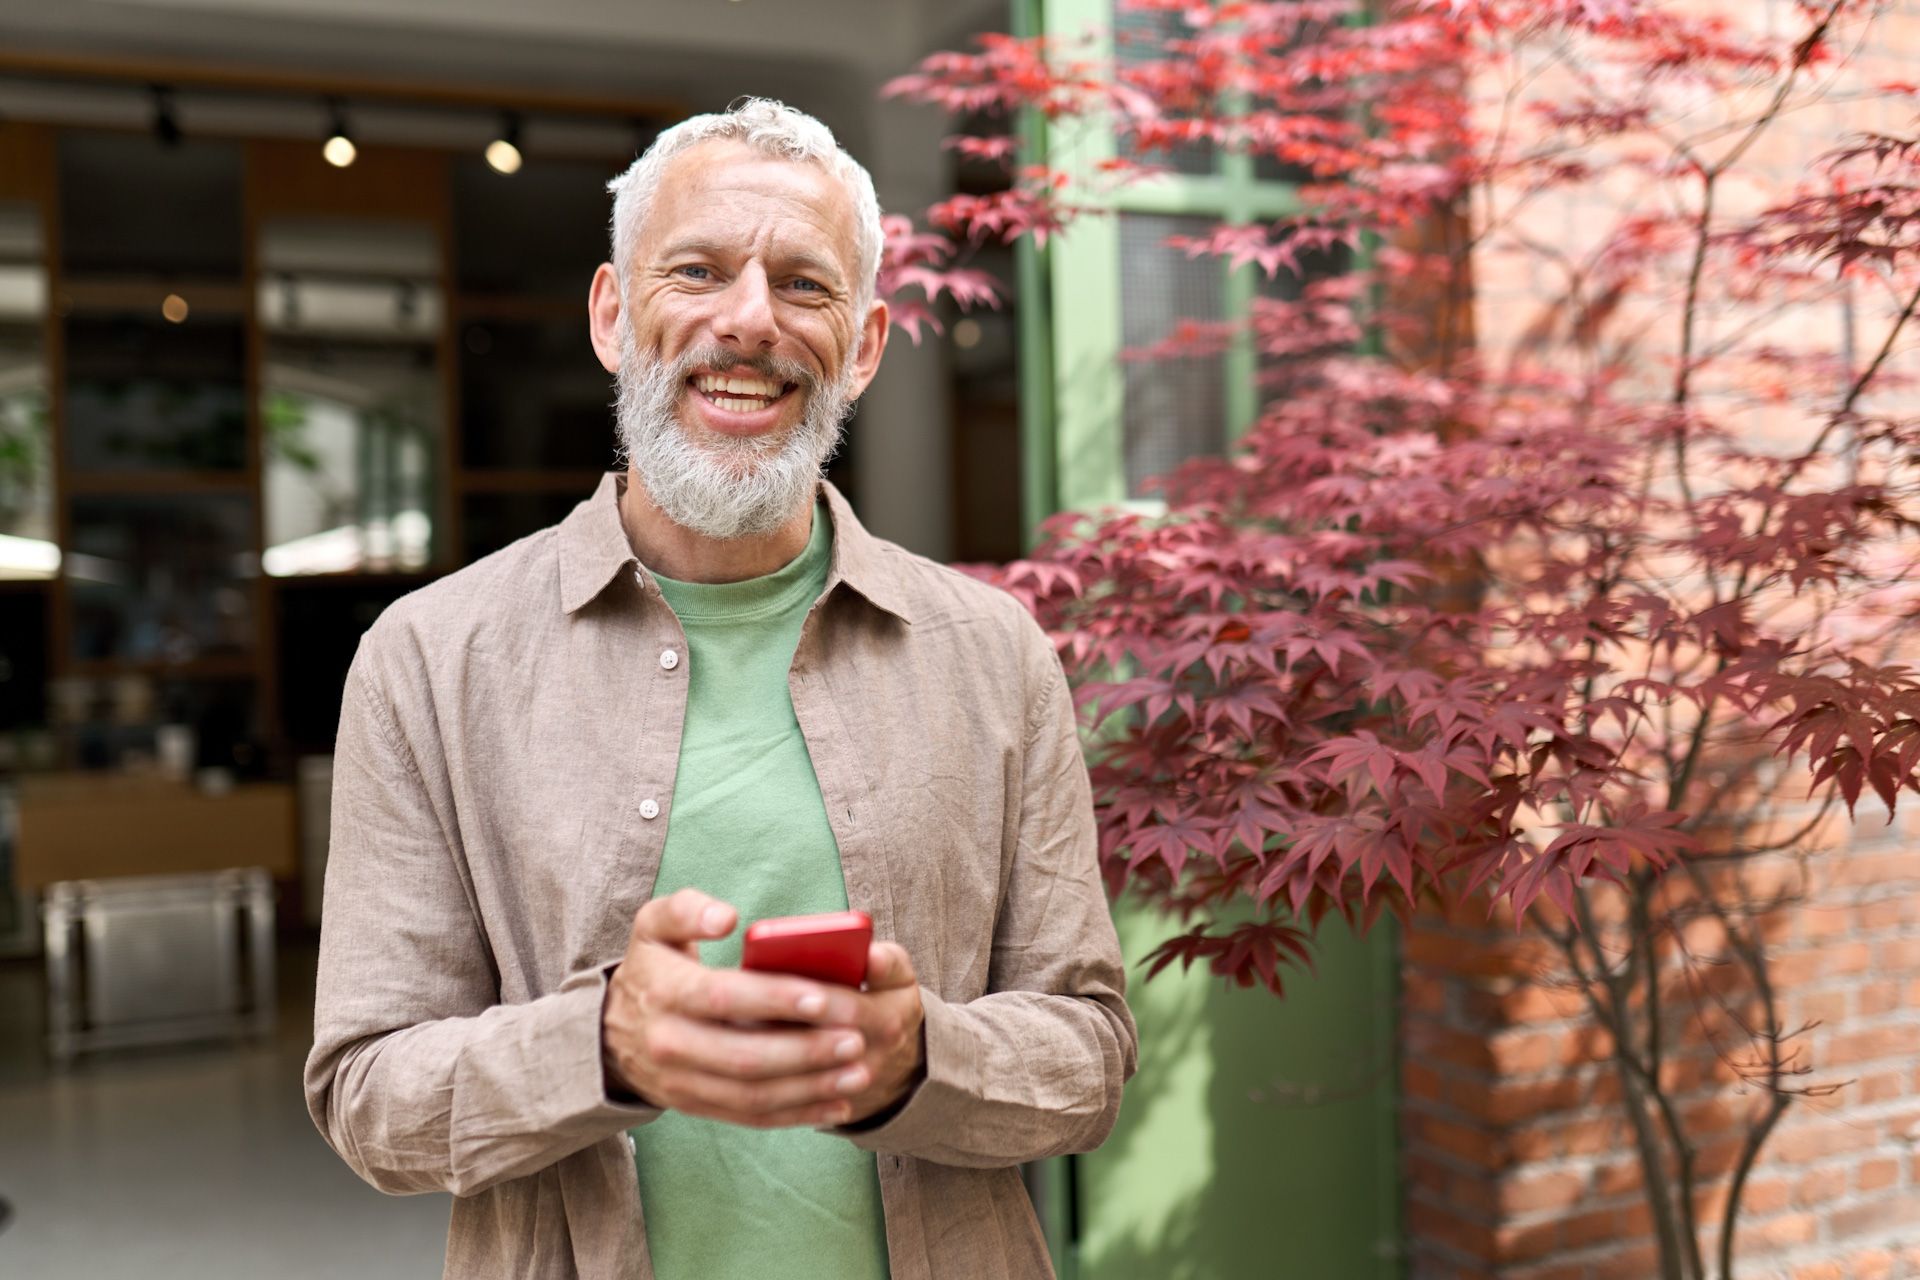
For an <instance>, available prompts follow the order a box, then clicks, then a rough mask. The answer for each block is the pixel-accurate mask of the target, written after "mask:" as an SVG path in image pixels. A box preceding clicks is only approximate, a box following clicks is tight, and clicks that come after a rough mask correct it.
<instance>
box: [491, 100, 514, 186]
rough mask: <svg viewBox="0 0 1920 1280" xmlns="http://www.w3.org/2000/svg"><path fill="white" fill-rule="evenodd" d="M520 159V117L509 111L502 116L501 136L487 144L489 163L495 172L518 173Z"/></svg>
mask: <svg viewBox="0 0 1920 1280" xmlns="http://www.w3.org/2000/svg"><path fill="white" fill-rule="evenodd" d="M520 161H521V157H520V117H519V115H518V114H516V113H514V112H512V111H509V112H507V113H506V114H504V115H503V116H501V117H500V136H499V137H497V138H495V139H494V140H493V141H492V142H489V143H488V144H487V164H488V165H489V166H491V167H492V169H493V171H494V172H495V173H518V172H520Z"/></svg>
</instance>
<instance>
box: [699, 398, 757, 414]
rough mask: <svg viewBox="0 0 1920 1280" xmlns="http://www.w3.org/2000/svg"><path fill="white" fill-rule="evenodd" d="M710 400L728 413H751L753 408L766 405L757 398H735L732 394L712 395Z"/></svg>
mask: <svg viewBox="0 0 1920 1280" xmlns="http://www.w3.org/2000/svg"><path fill="white" fill-rule="evenodd" d="M712 400H713V402H714V403H715V404H717V405H719V406H720V407H721V408H722V409H725V410H727V411H728V412H729V413H752V412H753V411H754V410H755V409H764V408H766V407H767V406H766V405H764V404H762V403H761V402H760V401H758V400H737V399H735V398H734V397H732V396H713V397H712Z"/></svg>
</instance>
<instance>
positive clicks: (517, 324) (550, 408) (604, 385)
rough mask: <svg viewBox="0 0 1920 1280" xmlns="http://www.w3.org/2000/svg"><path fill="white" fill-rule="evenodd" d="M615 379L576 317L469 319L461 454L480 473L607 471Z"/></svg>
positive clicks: (582, 313)
mask: <svg viewBox="0 0 1920 1280" xmlns="http://www.w3.org/2000/svg"><path fill="white" fill-rule="evenodd" d="M612 404H613V379H612V377H611V376H610V375H608V373H607V371H606V370H605V369H602V368H601V367H600V362H599V360H597V359H596V358H595V357H594V354H593V346H592V344H591V343H590V342H589V341H588V337H587V315H586V306H585V305H584V303H583V304H582V305H581V307H580V309H579V313H578V314H577V315H567V316H557V317H554V318H551V319H544V320H474V321H471V322H469V323H467V324H465V325H462V326H461V331H460V416H461V418H462V419H463V421H462V423H461V432H460V440H461V448H462V450H463V451H464V453H465V460H466V465H467V466H469V467H474V468H479V469H511V468H521V469H527V470H543V469H572V468H579V469H588V470H597V469H599V468H603V467H607V466H610V465H611V464H612V462H613V451H614V421H613V408H612Z"/></svg>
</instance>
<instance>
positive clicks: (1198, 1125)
mask: <svg viewBox="0 0 1920 1280" xmlns="http://www.w3.org/2000/svg"><path fill="white" fill-rule="evenodd" d="M1014 8H1015V19H1016V30H1022V31H1025V32H1039V31H1045V32H1047V33H1049V34H1054V35H1063V36H1069V37H1079V36H1083V35H1084V36H1087V37H1089V38H1090V39H1091V41H1092V45H1091V48H1089V47H1088V46H1085V45H1076V47H1075V56H1077V57H1091V58H1095V59H1098V58H1101V57H1103V56H1105V55H1107V54H1117V56H1119V57H1120V58H1122V59H1125V58H1128V57H1131V56H1146V53H1145V51H1146V49H1147V47H1149V46H1150V45H1151V43H1152V42H1153V41H1154V39H1155V37H1156V36H1157V35H1159V34H1163V33H1164V32H1165V31H1166V29H1167V28H1168V25H1169V24H1177V23H1178V22H1179V18H1178V16H1177V14H1174V13H1171V12H1165V11H1157V12H1148V11H1142V10H1135V9H1119V10H1116V6H1115V3H1114V0H1015V6H1014ZM1116 30H1118V31H1119V32H1120V33H1121V34H1120V37H1119V39H1118V40H1116V39H1115V36H1114V33H1115V31H1116ZM1136 51H1137V52H1136ZM1023 142H1024V143H1025V145H1026V147H1027V149H1028V154H1029V155H1030V156H1034V157H1040V156H1044V157H1045V159H1046V160H1047V162H1048V163H1050V164H1052V165H1054V166H1055V167H1057V168H1061V169H1063V170H1065V171H1067V172H1068V173H1069V174H1070V175H1072V177H1073V179H1074V182H1073V186H1072V188H1071V189H1070V193H1069V199H1070V201H1071V202H1072V203H1074V204H1076V205H1079V206H1081V207H1098V208H1102V209H1104V210H1105V211H1106V212H1105V213H1103V214H1099V215H1091V216H1084V217H1082V218H1080V219H1078V220H1076V221H1075V222H1074V223H1073V224H1072V225H1071V226H1069V227H1068V229H1067V230H1066V232H1065V233H1064V234H1062V235H1060V236H1057V237H1055V238H1053V239H1052V240H1050V241H1049V242H1048V245H1047V247H1046V249H1045V250H1041V251H1037V250H1035V249H1033V247H1032V246H1031V245H1030V244H1028V243H1025V242H1023V243H1022V245H1021V249H1020V252H1021V255H1022V256H1021V261H1020V286H1021V291H1022V292H1021V307H1020V323H1021V330H1022V331H1021V352H1022V374H1021V378H1022V388H1021V399H1022V406H1023V422H1022V430H1023V435H1024V452H1025V470H1024V474H1025V477H1026V480H1025V483H1026V515H1027V519H1028V522H1029V528H1030V529H1031V528H1032V527H1033V525H1034V524H1037V522H1038V521H1039V520H1040V519H1041V518H1044V517H1045V516H1046V515H1049V514H1051V513H1052V512H1054V511H1059V510H1067V509H1091V508H1097V507H1111V506H1116V505H1126V506H1131V507H1136V508H1139V507H1144V508H1147V509H1151V508H1152V507H1153V506H1154V505H1155V504H1154V503H1152V502H1150V501H1148V500H1146V499H1145V498H1144V497H1143V495H1142V487H1141V482H1142V481H1143V480H1145V479H1146V478H1147V477H1148V476H1151V475H1155V474H1160V473H1163V472H1166V471H1168V470H1171V469H1172V468H1173V467H1174V466H1175V465H1177V464H1178V463H1179V462H1180V461H1181V460H1182V459H1184V458H1186V457H1190V456H1193V455H1195V454H1198V453H1209V452H1211V453H1217V452H1219V451H1221V450H1222V449H1225V448H1226V447H1228V446H1229V445H1230V444H1231V443H1232V441H1233V440H1234V439H1235V438H1236V437H1237V436H1238V435H1239V433H1241V432H1242V431H1244V430H1246V428H1247V427H1248V426H1249V425H1250V424H1251V423H1252V422H1253V421H1254V419H1255V417H1256V416H1257V413H1258V408H1259V404H1258V399H1257V394H1256V390H1255V373H1256V369H1257V357H1256V354H1255V351H1254V349H1253V346H1252V344H1251V341H1250V339H1238V340H1236V341H1234V342H1233V343H1232V344H1231V345H1230V346H1229V348H1228V350H1226V351H1225V352H1224V353H1223V354H1221V355H1219V356H1217V357H1212V358H1209V359H1182V360H1179V361H1166V362H1159V363H1144V362H1140V361H1131V360H1124V359H1122V352H1124V351H1128V350H1137V349H1140V348H1143V347H1147V346H1150V345H1152V344H1153V343H1155V342H1156V341H1158V340H1159V339H1160V338H1162V337H1163V336H1164V335H1165V334H1166V332H1167V331H1168V330H1169V329H1170V328H1171V327H1172V326H1173V324H1174V323H1175V322H1176V321H1177V320H1180V319H1196V320H1203V321H1204V320H1227V319H1231V318H1233V317H1235V316H1238V315H1241V314H1244V313H1245V311H1246V309H1247V307H1248V305H1249V303H1250V301H1251V300H1252V299H1253V298H1254V297H1255V296H1256V295H1257V294H1258V293H1259V292H1261V291H1263V290H1265V289H1269V288H1282V289H1284V288H1288V287H1290V286H1291V284H1292V282H1291V281H1290V280H1289V279H1288V278H1286V277H1284V276H1283V277H1282V278H1280V279H1279V280H1276V281H1271V282H1269V281H1265V280H1263V279H1262V278H1261V277H1260V275H1259V273H1258V272H1257V270H1256V269H1244V270H1238V271H1234V270H1229V269H1227V268H1225V267H1224V266H1223V265H1222V264H1221V263H1220V262H1219V260H1218V259H1215V258H1211V257H1200V258H1189V257H1188V256H1187V255H1186V254H1185V253H1184V252H1183V251H1182V250H1179V249H1176V248H1172V247H1169V246H1168V245H1167V244H1166V240H1167V237H1169V236H1172V235H1183V234H1185V235H1190V234H1195V233H1199V232H1202V231H1204V230H1205V229H1206V228H1208V227H1211V226H1213V225H1216V224H1217V223H1219V222H1220V221H1222V220H1227V221H1233V222H1241V221H1253V220H1260V219H1271V218H1275V217H1279V216H1282V215H1284V214H1286V213H1288V212H1290V211H1292V210H1293V209H1294V208H1296V207H1297V196H1296V192H1295V188H1294V187H1293V185H1292V184H1291V183H1290V182H1288V181H1287V180H1286V178H1287V175H1286V174H1285V173H1284V172H1283V171H1280V170H1279V169H1278V168H1277V167H1276V166H1273V165H1271V164H1269V162H1267V161H1265V160H1256V159H1255V158H1253V157H1249V156H1246V155H1237V154H1214V153H1212V152H1210V151H1208V150H1205V149H1202V148H1194V149H1190V150H1188V151H1185V152H1182V153H1178V154H1175V155H1173V156H1171V157H1168V156H1166V155H1156V156H1154V157H1151V159H1152V160H1153V161H1154V162H1155V163H1157V164H1162V165H1167V166H1168V167H1170V168H1172V169H1173V170H1174V171H1175V172H1174V173H1172V174H1170V175H1169V176H1167V177H1164V178H1155V179H1154V180H1152V181H1151V182H1143V183H1135V184H1132V185H1130V186H1127V187H1124V188H1121V189H1119V190H1117V191H1114V190H1103V187H1104V186H1105V185H1106V184H1103V183H1102V182H1101V180H1100V177H1099V175H1100V174H1101V172H1102V170H1101V167H1100V165H1101V161H1103V160H1106V159H1109V158H1111V157H1112V156H1114V155H1115V152H1116V145H1115V139H1114V137H1113V135H1112V133H1111V132H1110V131H1109V130H1108V129H1106V128H1105V127H1104V126H1103V125H1102V124H1101V123H1100V122H1099V121H1067V122H1065V123H1056V124H1054V125H1053V126H1051V127H1047V126H1043V125H1042V124H1041V123H1040V122H1039V121H1037V120H1028V121H1026V122H1025V123H1024V125H1023ZM1117 921H1118V924H1119V927H1120V933H1121V941H1122V944H1123V945H1124V947H1125V949H1126V952H1127V955H1128V958H1129V960H1130V961H1133V962H1136V963H1137V962H1138V961H1139V960H1140V959H1141V958H1142V957H1144V956H1145V955H1146V954H1147V953H1148V952H1149V951H1151V950H1152V948H1153V946H1154V944H1155V943H1156V942H1158V941H1159V940H1160V938H1162V937H1165V936H1167V935H1168V934H1169V933H1171V932H1172V931H1173V926H1172V925H1171V924H1169V923H1168V922H1166V921H1163V920H1160V919H1158V918H1156V917H1154V916H1152V915H1150V914H1148V913H1145V912H1142V911H1138V910H1134V909H1123V910H1122V911H1120V912H1119V913H1118V916H1117ZM1141 972H1142V971H1141V970H1140V969H1139V968H1137V967H1135V968H1134V969H1133V970H1132V976H1133V983H1132V987H1131V990H1130V991H1129V1000H1130V1003H1131V1004H1132V1006H1133V1009H1134V1012H1135V1014H1136V1016H1137V1017H1138V1019H1139V1022H1140V1046H1141V1047H1140V1070H1139V1074H1138V1075H1137V1076H1135V1078H1134V1080H1133V1081H1132V1083H1131V1084H1130V1085H1129V1086H1128V1088H1127V1095H1126V1099H1125V1102H1124V1104H1123V1106H1122V1109H1121V1114H1120V1121H1119V1124H1118V1127H1117V1128H1116V1129H1115V1131H1114V1134H1113V1136H1112V1137H1111V1138H1110V1139H1109V1140H1108V1141H1107V1143H1106V1145H1105V1146H1103V1147H1102V1148H1101V1149H1100V1150H1098V1151H1096V1152H1093V1153H1091V1154H1089V1155H1086V1156H1080V1157H1072V1158H1069V1159H1067V1160H1056V1161H1050V1162H1047V1163H1046V1164H1045V1165H1043V1166H1041V1167H1039V1168H1037V1169H1035V1170H1033V1171H1031V1172H1032V1181H1033V1183H1034V1185H1035V1194H1036V1200H1037V1202H1038V1203H1039V1205H1040V1207H1041V1212H1042V1218H1043V1220H1044V1222H1045V1225H1046V1227H1047V1232H1048V1236H1049V1239H1050V1241H1051V1242H1052V1245H1053V1251H1054V1257H1055V1261H1056V1265H1057V1266H1058V1268H1059V1270H1060V1273H1061V1275H1062V1276H1063V1277H1065V1278H1066V1280H1264V1278H1266V1277H1273V1278H1274V1280H1295V1278H1297V1280H1392V1278H1394V1277H1398V1276H1399V1275H1401V1274H1402V1268H1401V1265H1400V1251H1399V1216H1398V1207H1399V1193H1398V1167H1397V1152H1396V1143H1395V1132H1396V1123H1395V1103H1396V1099H1397V1097H1398V1089H1397V1080H1396V1072H1395V1061H1396V1059H1395V1053H1396V1038H1395V1025H1396V1016H1395V1000H1396V994H1397V980H1396V950H1395V939H1394V936H1393V930H1392V928H1391V926H1390V925H1388V924H1383V925H1381V926H1379V927H1377V928H1376V929H1375V930H1374V931H1373V932H1372V933H1371V934H1370V935H1369V936H1368V937H1366V938H1364V939H1360V938H1355V937H1353V936H1352V935H1351V934H1350V933H1349V932H1348V931H1347V930H1346V929H1345V928H1344V927H1343V926H1342V925H1341V924H1340V923H1339V921H1337V920H1334V921H1331V922H1329V924H1328V925H1327V926H1326V927H1325V928H1324V929H1323V930H1322V934H1321V947H1320V951H1319V959H1318V970H1317V973H1316V974H1314V975H1307V974H1304V973H1300V974H1291V973H1290V974H1289V975H1288V977H1287V983H1286V988H1287V994H1286V997H1285V998H1284V999H1283V1000H1276V999H1274V998H1273V997H1272V996H1271V995H1269V994H1267V993H1266V992H1265V991H1264V990H1239V989H1233V990H1229V989H1227V988H1226V987H1224V986H1223V985H1222V983H1221V982H1220V980H1219V979H1216V978H1214V977H1212V976H1211V975H1209V974H1207V973H1205V972H1204V971H1195V972H1192V973H1181V972H1180V971H1179V970H1178V969H1171V970H1168V971H1166V972H1164V973H1162V974H1161V975H1160V976H1159V977H1157V978H1155V979H1154V980H1153V981H1152V982H1151V983H1144V982H1142V981H1140V975H1141Z"/></svg>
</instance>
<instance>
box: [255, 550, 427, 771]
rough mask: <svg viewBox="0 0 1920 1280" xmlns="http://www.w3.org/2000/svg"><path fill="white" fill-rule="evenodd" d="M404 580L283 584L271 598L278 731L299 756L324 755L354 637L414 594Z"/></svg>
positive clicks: (333, 729) (336, 726) (354, 645)
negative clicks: (291, 675) (292, 676)
mask: <svg viewBox="0 0 1920 1280" xmlns="http://www.w3.org/2000/svg"><path fill="white" fill-rule="evenodd" d="M416 585H417V583H416V582H415V581H414V580H410V579H397V580H396V579H393V578H373V577H366V578H328V579H318V580H308V581H306V582H299V581H293V582H287V583H284V584H282V585H281V586H280V587H279V589H277V590H276V591H275V592H274V593H273V594H274V601H275V609H276V610H277V613H278V625H276V626H275V628H274V636H275V642H276V645H277V647H278V648H279V651H280V652H279V658H278V661H279V669H280V670H281V671H288V672H292V671H297V672H299V673H300V678H299V679H297V680H282V681H280V684H279V696H280V727H281V730H282V732H284V733H285V734H286V737H287V741H288V742H289V743H290V744H291V745H292V746H293V747H294V749H295V750H299V751H318V752H322V753H325V752H330V751H332V750H333V736H334V733H335V732H336V731H337V730H338V729H339V727H340V695H341V691H342V690H343V689H345V688H346V683H347V668H348V667H350V666H352V665H353V655H354V653H355V651H356V650H357V649H358V648H359V645H360V636H361V634H362V633H363V632H365V631H366V629H367V628H368V627H370V626H372V625H373V622H374V619H376V618H378V617H379V616H380V611H381V610H383V609H385V608H386V607H387V606H388V605H390V604H392V603H393V602H394V601H395V600H397V599H399V598H400V597H401V596H403V595H405V594H406V593H407V592H409V591H411V590H413V589H414V587H415V586H416Z"/></svg>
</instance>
